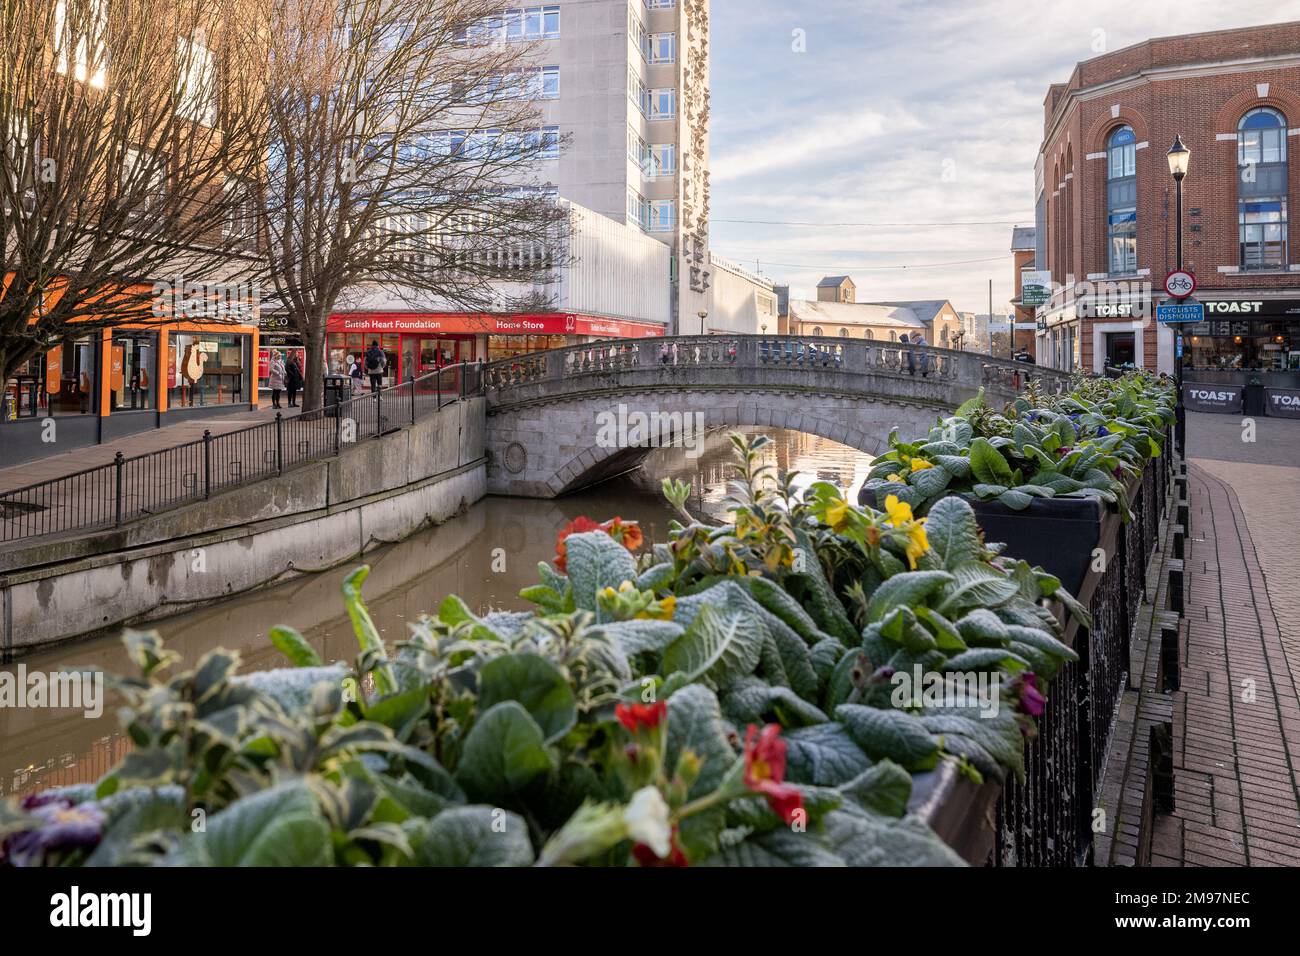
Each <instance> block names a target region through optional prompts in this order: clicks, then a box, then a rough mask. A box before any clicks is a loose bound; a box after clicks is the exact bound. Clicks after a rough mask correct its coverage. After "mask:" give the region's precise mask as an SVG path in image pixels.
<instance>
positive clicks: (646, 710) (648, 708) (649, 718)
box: [614, 700, 668, 734]
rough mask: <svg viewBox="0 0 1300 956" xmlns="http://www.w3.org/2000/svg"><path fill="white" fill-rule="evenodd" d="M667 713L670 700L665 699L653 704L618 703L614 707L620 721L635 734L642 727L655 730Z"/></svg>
mask: <svg viewBox="0 0 1300 956" xmlns="http://www.w3.org/2000/svg"><path fill="white" fill-rule="evenodd" d="M667 714H668V702H667V701H663V700H661V701H657V702H656V703H653V704H617V705H615V707H614V716H615V717H617V718H618V722H619V723H620V724H622V725H623V726H624V727H626V728H627V729H628V732H629V733H633V734H634V733H636V732H637V729H638V728H641V727H644V728H645V729H646V730H654V729H655V728H656V727H658V726H659V723H660V721H662V720H663V719H664V717H665V716H667Z"/></svg>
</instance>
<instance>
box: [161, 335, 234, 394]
mask: <svg viewBox="0 0 1300 956" xmlns="http://www.w3.org/2000/svg"><path fill="white" fill-rule="evenodd" d="M247 341H248V336H246V335H217V334H212V333H206V332H203V333H190V332H178V333H176V334H175V335H173V336H172V337H171V340H170V343H169V345H168V373H167V388H168V394H169V402H168V403H169V405H170V406H171V407H172V408H192V407H197V406H203V405H231V404H236V403H239V402H246V401H248V400H249V398H248V378H249V376H248V369H247V367H246V357H245V355H246V352H247V348H246V345H247Z"/></svg>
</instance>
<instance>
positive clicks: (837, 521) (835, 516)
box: [826, 500, 849, 531]
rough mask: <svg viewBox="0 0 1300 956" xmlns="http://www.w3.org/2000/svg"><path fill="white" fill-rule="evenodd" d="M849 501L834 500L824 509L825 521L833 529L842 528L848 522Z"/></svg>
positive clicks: (839, 529)
mask: <svg viewBox="0 0 1300 956" xmlns="http://www.w3.org/2000/svg"><path fill="white" fill-rule="evenodd" d="M848 514H849V503H848V502H847V501H843V500H840V501H836V502H835V503H834V504H832V505H831V506H830V507H829V508H827V509H826V523H827V524H828V525H830V526H831V528H832V529H833V530H835V531H841V530H843V528H844V526H845V525H846V524H848Z"/></svg>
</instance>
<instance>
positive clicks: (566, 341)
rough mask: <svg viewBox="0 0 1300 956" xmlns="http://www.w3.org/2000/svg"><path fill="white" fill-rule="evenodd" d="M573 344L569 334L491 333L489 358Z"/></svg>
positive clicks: (503, 357)
mask: <svg viewBox="0 0 1300 956" xmlns="http://www.w3.org/2000/svg"><path fill="white" fill-rule="evenodd" d="M572 344H573V342H572V341H571V337H570V336H567V335H489V336H488V354H487V360H488V361H489V362H496V361H498V360H500V359H507V358H513V357H514V356H516V355H527V354H528V353H529V352H544V351H546V350H547V349H562V348H564V347H565V346H566V345H572Z"/></svg>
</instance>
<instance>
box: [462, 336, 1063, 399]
mask: <svg viewBox="0 0 1300 956" xmlns="http://www.w3.org/2000/svg"><path fill="white" fill-rule="evenodd" d="M656 367H662V368H671V369H678V368H692V367H694V368H778V367H787V368H804V369H809V370H815V371H818V372H825V373H826V374H834V373H836V372H845V373H856V374H872V375H885V376H920V377H922V378H933V379H935V380H937V381H946V382H950V383H953V384H959V383H960V384H964V385H968V386H969V387H970V388H971V391H972V393H973V392H974V390H975V389H976V388H978V387H980V386H984V387H986V388H1000V389H1004V390H1007V391H1012V392H1015V391H1019V390H1020V389H1021V388H1023V387H1024V386H1025V385H1026V384H1027V383H1028V382H1029V381H1031V380H1035V381H1038V382H1039V383H1040V385H1042V386H1043V387H1044V388H1045V389H1046V390H1047V391H1048V392H1051V393H1059V392H1063V391H1065V390H1066V389H1067V388H1068V386H1069V381H1070V375H1069V373H1067V372H1061V371H1058V370H1056V369H1049V368H1042V367H1039V366H1036V365H1031V364H1028V363H1021V362H1013V361H1010V360H1008V359H999V358H993V357H992V356H988V355H981V354H979V353H977V352H963V351H957V350H954V349H945V348H936V347H934V346H917V345H908V344H905V343H900V342H877V341H875V340H872V339H865V340H864V339H848V338H832V337H827V336H812V335H682V336H668V337H663V338H645V339H613V340H606V341H601V342H592V343H588V344H585V345H571V346H567V347H565V348H561V349H552V350H550V351H547V352H534V353H530V354H528V355H519V356H515V357H513V358H508V359H501V360H499V361H496V362H493V363H491V364H489V365H486V366H484V369H483V376H484V385H485V387H486V389H487V390H488V391H489V392H503V391H507V390H510V389H514V388H520V387H525V386H529V385H538V384H542V383H546V382H559V381H564V380H566V379H578V378H581V377H585V376H599V375H607V374H617V373H619V372H622V371H628V370H632V369H650V368H656Z"/></svg>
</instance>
